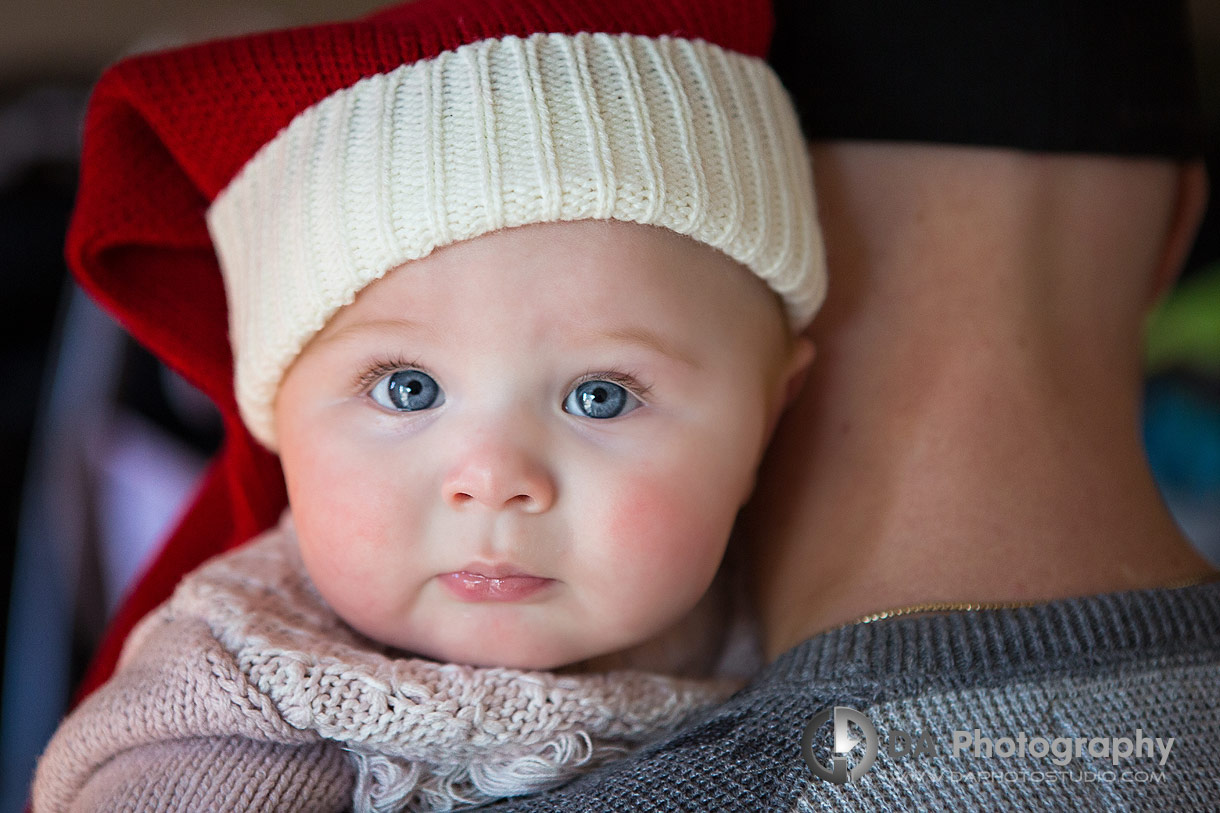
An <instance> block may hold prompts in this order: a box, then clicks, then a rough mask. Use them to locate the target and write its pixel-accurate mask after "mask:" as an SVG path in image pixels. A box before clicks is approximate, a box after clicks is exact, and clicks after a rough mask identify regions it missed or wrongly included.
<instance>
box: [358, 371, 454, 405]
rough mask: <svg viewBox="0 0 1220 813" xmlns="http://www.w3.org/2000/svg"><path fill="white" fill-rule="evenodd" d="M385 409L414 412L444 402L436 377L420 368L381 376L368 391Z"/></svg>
mask: <svg viewBox="0 0 1220 813" xmlns="http://www.w3.org/2000/svg"><path fill="white" fill-rule="evenodd" d="M369 395H371V396H372V398H373V400H374V401H376V402H377V403H379V404H381V405H382V406H383V407H386V408H387V409H393V410H396V411H399V412H416V411H418V410H421V409H431V408H432V407H435V406H440V405H441V404H443V403H444V402H445V395H444V393H442V392H441V388H440V385H438V384H437V383H436V379H434V378H433V377H432V376H430V375H428V374H427V373H425V372H423V371H422V370H399V371H398V372H394V373H390V374H389V375H387V376H385V377H384V378H382V379H381V380H380V381H378V382H377V384H376V385H375V386H374V387H373V390H372V392H370V393H369Z"/></svg>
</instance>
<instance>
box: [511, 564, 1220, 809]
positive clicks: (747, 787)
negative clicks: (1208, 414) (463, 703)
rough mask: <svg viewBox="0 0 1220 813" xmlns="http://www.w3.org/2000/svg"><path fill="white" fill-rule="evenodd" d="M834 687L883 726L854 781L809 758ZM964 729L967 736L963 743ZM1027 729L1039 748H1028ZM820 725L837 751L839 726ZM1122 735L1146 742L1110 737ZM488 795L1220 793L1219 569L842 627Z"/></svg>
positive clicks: (1011, 800) (975, 799)
mask: <svg viewBox="0 0 1220 813" xmlns="http://www.w3.org/2000/svg"><path fill="white" fill-rule="evenodd" d="M836 705H837V706H847V707H851V708H854V709H857V710H860V711H862V712H863V713H864V714H865V715H866V716H867V717H868V718H869V720H870V721H871V723H872V725H873V726H874V727H875V733H876V736H877V738H878V739H879V740H880V741H881V747H880V748H879V752H878V755H877V757H876V760H875V762H874V763H873V764H872V766H871V768H869V769H868V770H867V771H866V772H865V773H864V774H863V775H862V776H860V778H859V779H857V780H855V781H851V782H848V783H845V784H834V783H832V782H829V781H826V780H823V779H819V778H817V777H815V776H814V775H813V774H812V773H811V772H810V770H809V768H808V766H807V764H806V761H805V759H804V758H803V756H802V749H801V737H802V733H803V730H804V728H805V726H806V723H807V722H808V721H809V720H810V718H811V717H813V716H814V715H815V714H817V713H818V712H819V711H821V710H823V709H825V708H827V707H831V706H836ZM974 729H978V732H975V731H974ZM898 730H901V731H904V732H906V733H907V734H910V735H912V739H913V740H914V742H916V743H917V742H918V741H919V738H920V736H921V735H923V734H924V733H930V736H929V737H927V738H924V744H925V745H927V744H928V742H929V739H931V740H934V751H935V752H934V753H928V752H927V751H926V750H924V751H923V753H922V754H921V755H918V756H915V755H913V754H911V753H909V751H913V750H915V749H914V748H913V747H908V748H906V749H904V748H901V747H899V746H902V745H904V744H905V743H904V741H903V740H902V738H901V736H900V735H896V734H895V732H896V731H898ZM955 731H958V732H961V734H958V735H957V736H958V737H965V736H969V737H971V738H972V741H971V742H970V743H968V744H967V743H965V742H964V740H963V741H962V746H963V747H962V748H960V749H958V751H957V753H955V749H954V742H955V741H954V736H955V734H954V732H955ZM866 733H867V732H866ZM1021 735H1025V736H1024V744H1025V747H1024V756H1021V755H1020V751H1021V749H1020V747H1019V746H1018V743H1019V742H1020V741H1021V739H1022V737H1021ZM1171 737H1172V738H1173V742H1172V744H1171V745H1170V746H1169V751H1168V754H1167V755H1166V754H1165V753H1164V750H1163V747H1164V746H1165V745H1166V744H1167V740H1168V739H1169V738H1171ZM1004 738H1009V739H1010V740H1011V741H1012V747H1013V748H1014V749H1016V750H1015V751H1014V752H1013V754H1012V755H1011V756H1006V757H1004V756H997V755H996V754H997V752H999V753H1005V754H1007V753H1009V746H1008V743H1006V742H1005V743H1002V742H1001V740H1003V739H1004ZM1066 738H1071V743H1070V748H1071V758H1070V761H1068V762H1066V764H1064V765H1060V764H1057V761H1056V760H1058V762H1063V761H1064V760H1063V759H1061V758H1059V757H1057V756H1056V755H1055V751H1050V750H1049V749H1052V748H1053V749H1057V750H1058V752H1059V753H1063V752H1064V751H1065V750H1066V748H1065V747H1064V746H1065V743H1064V742H1062V741H1063V740H1065V739H1066ZM1157 738H1160V740H1161V742H1160V744H1159V745H1158V744H1157V743H1156V742H1155V740H1156V739H1157ZM1035 739H1037V740H1040V741H1042V742H1045V743H1046V745H1047V748H1048V753H1047V754H1046V756H1042V757H1037V756H1031V755H1030V750H1031V749H1033V750H1034V751H1036V752H1039V753H1040V752H1042V745H1041V742H1038V743H1035ZM1056 739H1058V740H1060V743H1059V744H1055V740H1056ZM814 740H815V746H816V747H815V757H816V758H818V759H819V760H821V761H822V762H823V764H828V757H829V755H828V754H827V753H826V751H827V748H825V747H822V746H823V745H824V746H829V745H830V742H831V739H830V728H829V727H826V728H825V729H824V730H822V731H820V732H818V734H817V735H815V737H814ZM1123 740H1126V741H1130V742H1131V744H1132V747H1133V748H1137V749H1138V753H1137V754H1134V755H1132V756H1116V754H1117V753H1119V752H1121V753H1123V754H1125V753H1126V751H1127V746H1126V745H1125V744H1124V743H1123V742H1122V741H1123ZM1078 741H1082V742H1081V752H1082V753H1081V756H1079V757H1077V756H1075V751H1076V745H1077V742H1078ZM1095 741H1096V742H1095ZM976 743H977V745H976ZM988 743H990V748H988ZM1103 743H1104V745H1103ZM890 747H893V748H894V749H895V751H896V753H899V754H902V753H903V752H904V751H907V752H908V753H906V755H900V756H892V755H891V754H890V752H889V748H890ZM1103 747H1104V748H1107V749H1108V750H1109V753H1110V755H1109V756H1100V755H1094V752H1095V753H1096V754H1101V753H1102V750H1103ZM976 749H977V750H976ZM862 750H863V749H862V748H861V749H858V751H857V752H856V753H857V755H858V754H859V752H860V751H862ZM988 754H990V756H989V755H988ZM490 809H494V810H497V811H530V812H531V813H543V811H555V812H556V813H558V811H565V812H566V811H607V810H627V811H638V812H639V813H647V812H648V811H703V810H714V811H742V813H747V812H748V813H765V812H766V811H817V810H827V811H829V810H867V811H873V810H911V811H923V810H972V811H973V810H981V811H1001V810H1023V811H1024V810H1156V811H1165V812H1167V811H1184V810H1198V811H1216V810H1220V585H1217V584H1209V585H1203V586H1198V587H1190V588H1182V589H1177V590H1152V591H1141V592H1131V593H1119V594H1112V595H1102V596H1093V597H1088V598H1082V599H1075V600H1070V601H1058V602H1053V603H1050V604H1045V605H1040V606H1035V607H1029V608H1024V609H1017V610H1001V611H988V612H964V613H950V614H944V615H935V616H923V617H908V618H895V619H891V620H888V621H881V622H875V623H872V624H858V625H855V626H849V627H845V628H843V629H839V630H836V631H833V632H830V633H827V634H825V635H820V636H818V637H815V638H812V639H810V640H808V641H806V642H804V643H803V644H801V645H799V646H797V647H795V648H794V649H792V650H791V651H789V652H788V653H786V654H785V655H783V656H781V657H780V658H779V659H778V660H777V661H776V662H775V663H773V664H771V665H770V666H769V667H768V668H766V669H765V670H764V671H763V672H762V673H761V674H759V676H758V677H757V679H755V680H754V681H753V682H752V683H751V684H750V685H749V686H748V687H747V688H745V689H744V690H742V691H741V692H739V693H738V694H736V695H735V696H734V697H732V698H731V699H730V700H729V701H728V702H726V703H725V704H723V705H722V706H720V707H718V708H716V709H715V710H713V711H711V712H709V713H707V714H705V715H703V716H702V718H701V719H699V720H698V721H696V722H694V723H691V724H689V725H687V726H685V727H684V728H683V729H682V730H681V731H679V732H678V733H676V734H674V735H673V736H670V737H667V738H665V739H664V740H662V741H660V742H658V743H655V744H653V745H651V746H649V747H647V748H645V749H643V750H641V751H639V752H637V753H636V754H633V755H632V756H631V757H629V758H628V759H626V760H624V761H621V762H617V763H615V764H613V765H608V766H606V767H605V768H603V769H601V770H599V771H597V772H595V773H592V774H589V775H586V776H584V777H581V778H580V779H577V780H576V781H574V782H572V783H570V784H569V785H567V786H565V787H563V788H561V789H559V790H554V791H551V792H549V793H546V794H543V795H540V796H536V797H532V798H529V799H523V800H518V801H513V802H507V803H502V804H500V805H496V806H493V807H492V808H490Z"/></svg>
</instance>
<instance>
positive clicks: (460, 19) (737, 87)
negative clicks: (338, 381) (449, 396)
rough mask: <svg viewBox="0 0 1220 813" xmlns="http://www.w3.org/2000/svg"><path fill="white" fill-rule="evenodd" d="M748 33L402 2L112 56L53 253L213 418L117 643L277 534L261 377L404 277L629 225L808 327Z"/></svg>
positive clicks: (808, 190) (797, 209) (615, 7)
mask: <svg viewBox="0 0 1220 813" xmlns="http://www.w3.org/2000/svg"><path fill="white" fill-rule="evenodd" d="M770 33H771V13H770V5H769V3H768V2H766V0H745V1H744V2H743V0H612V1H611V2H605V3H590V2H587V1H586V0H416V2H409V3H404V4H401V5H398V6H395V7H392V8H389V9H387V10H385V11H382V12H380V13H378V14H375V15H373V16H371V17H369V18H367V19H364V20H360V21H356V22H348V23H337V24H328V25H320V26H311V27H306V28H299V29H292V30H287V31H275V32H268V33H261V34H254V35H250V36H245V37H240V38H235V39H228V40H220V41H214V42H209V43H203V44H200V45H196V46H191V47H187V48H184V49H179V50H174V51H169V52H163V53H155V54H147V55H141V56H136V57H133V58H131V59H127V60H125V61H123V62H121V63H119V64H117V65H116V66H114V67H112V68H111V69H109V70H108V71H107V72H106V73H105V75H103V77H102V79H101V80H100V82H99V83H98V85H97V88H96V89H95V92H94V95H93V98H92V100H91V103H90V108H89V111H88V114H87V118H86V125H85V140H84V147H83V153H82V167H81V180H80V189H79V193H78V200H77V208H76V211H75V213H74V215H73V221H72V224H71V227H70V231H69V235H68V249H67V252H68V259H69V263H70V265H71V266H72V268H73V270H74V271H75V273H76V274H77V276H78V278H79V279H80V281H81V284H82V286H83V287H85V288H86V290H88V291H89V292H90V293H91V294H92V295H93V296H94V297H95V298H96V299H98V300H99V301H100V302H101V303H102V304H103V305H104V306H106V307H108V308H109V309H110V310H111V311H112V312H114V313H115V314H116V316H117V317H118V318H119V319H120V321H122V322H123V323H124V324H125V325H126V326H127V327H128V329H129V330H130V331H131V332H132V334H133V335H134V336H135V337H136V338H137V339H138V340H140V341H141V342H143V343H144V344H146V345H148V346H149V347H150V348H151V349H152V350H153V351H154V352H155V353H156V354H157V355H159V356H160V357H162V358H163V359H164V360H165V361H166V362H167V363H168V364H169V365H170V366H171V367H173V368H175V369H176V370H178V371H179V372H181V373H182V374H183V375H184V376H185V377H186V378H187V379H188V380H190V381H191V382H192V383H194V384H196V385H197V386H199V387H200V388H201V389H202V390H204V391H205V392H206V393H207V394H208V395H209V396H210V397H211V398H212V399H213V400H215V401H216V403H217V404H218V405H219V407H220V409H221V412H222V414H223V416H224V419H225V426H226V445H225V448H224V449H223V451H222V457H221V459H220V461H219V462H218V463H217V464H216V465H215V467H214V468H213V470H212V472H211V475H210V476H209V477H208V479H207V480H206V481H205V484H204V487H203V489H202V492H201V494H200V496H199V498H198V499H197V501H196V503H195V505H194V506H193V507H192V510H191V512H190V514H188V516H187V517H186V518H185V519H184V520H183V523H182V525H181V526H180V527H179V529H178V530H177V532H176V533H175V535H174V537H173V538H172V539H171V540H170V542H169V543H168V545H167V547H166V549H165V551H163V553H162V555H161V556H160V557H159V558H158V560H157V561H156V562H155V563H154V565H153V568H152V569H151V570H150V572H149V573H148V574H147V575H146V577H145V579H144V581H143V582H142V583H141V585H140V586H138V588H137V593H136V594H135V596H134V597H133V599H132V601H130V602H128V603H127V604H126V605H125V606H124V608H123V610H122V614H121V616H120V618H119V620H118V622H117V626H118V630H117V637H118V638H119V639H120V640H121V636H122V634H124V633H125V631H126V629H127V628H129V627H130V625H131V624H132V623H134V621H135V620H137V619H138V618H139V616H140V615H142V614H143V613H144V612H147V611H148V610H149V609H151V608H152V606H155V604H156V603H157V602H159V601H160V600H162V599H164V598H165V597H166V596H167V595H168V592H169V589H170V587H172V583H173V581H174V580H176V578H177V577H178V576H180V575H182V574H183V573H184V572H186V571H187V570H189V569H190V568H191V567H193V566H194V565H196V564H198V563H199V562H200V561H202V560H203V559H205V558H207V556H208V555H211V554H212V553H216V552H219V551H220V550H224V549H227V548H229V547H233V546H235V545H237V544H240V543H241V542H244V541H245V540H246V539H248V538H250V537H251V536H253V535H254V534H255V533H257V532H259V531H261V530H263V529H265V528H266V527H268V526H269V525H270V524H271V523H272V522H273V521H274V519H275V517H276V516H277V515H278V511H279V509H280V508H282V506H283V504H284V491H283V483H282V477H281V476H280V475H279V471H278V465H277V463H276V461H275V459H274V458H273V457H272V456H270V455H267V454H266V453H265V451H264V450H263V449H260V448H259V447H258V445H257V444H255V443H254V442H253V440H252V439H251V437H253V438H257V439H258V441H259V442H260V443H261V444H262V445H263V446H265V447H267V448H274V445H275V434H274V427H273V424H272V420H271V405H272V402H273V400H274V397H275V393H276V390H277V388H278V386H279V382H280V379H281V377H282V375H283V373H284V371H285V370H286V369H287V367H288V365H289V364H290V363H291V362H292V360H293V359H294V358H295V356H296V355H297V354H298V353H299V352H300V351H301V349H302V348H303V347H304V346H305V344H306V343H307V342H308V340H309V338H310V337H311V336H313V335H314V334H315V333H316V332H317V331H319V330H320V329H321V328H322V327H323V326H324V325H325V323H326V321H327V320H328V319H329V318H330V317H331V316H332V315H333V314H334V313H335V312H336V311H337V310H338V309H339V308H341V307H342V306H343V305H345V304H347V303H349V302H351V301H352V300H353V299H354V297H355V295H356V293H357V292H358V291H359V290H361V289H362V288H363V287H365V286H366V285H368V284H369V283H371V282H372V281H374V280H376V279H378V278H379V277H380V276H382V275H384V274H385V273H386V272H387V271H390V270H392V269H393V268H395V267H397V266H399V265H401V264H403V263H404V262H408V261H410V260H412V259H417V258H420V257H424V256H426V255H427V254H428V253H429V252H431V251H433V250H435V249H436V248H438V247H441V246H444V245H446V244H449V243H453V242H456V241H460V240H465V239H470V238H473V237H475V236H478V235H480V234H485V233H488V232H492V231H495V230H498V229H501V228H509V227H515V226H521V225H526V224H529V223H539V222H551V221H561V220H581V219H616V220H622V221H630V222H637V223H644V224H652V225H656V226H662V227H665V228H668V229H671V230H673V231H675V232H678V233H681V234H685V235H689V236H690V237H692V238H694V239H695V240H698V241H700V242H702V243H705V244H707V245H710V246H712V247H715V248H717V249H719V250H721V251H722V252H724V253H725V254H726V255H728V256H729V257H731V258H733V259H735V260H737V261H738V262H740V263H742V264H743V265H745V266H746V267H747V268H749V269H750V270H751V271H753V272H754V273H755V274H757V275H758V276H759V277H760V278H761V279H763V280H764V281H766V282H767V284H768V285H770V287H771V288H772V289H773V290H774V291H775V292H776V293H777V294H778V295H779V297H780V299H781V300H782V302H783V303H784V306H785V308H786V311H787V315H788V319H789V323H790V325H791V326H792V328H793V329H794V330H796V329H800V328H802V327H803V326H804V325H805V324H807V322H808V321H809V319H810V318H811V317H812V315H813V313H814V311H815V310H816V309H817V307H818V305H819V304H820V302H821V299H822V296H823V293H824V288H825V271H824V263H823V259H822V246H821V237H820V234H819V232H818V231H817V225H816V219H815V209H814V204H813V197H812V186H811V182H810V175H809V167H808V163H807V158H806V152H805V149H804V143H803V140H802V138H801V136H800V132H799V127H798V125H797V121H796V116H795V113H794V112H793V110H792V107H791V104H790V102H789V100H788V97H787V95H786V93H785V92H784V90H783V88H782V87H781V86H780V84H779V81H778V79H777V78H776V77H775V75H774V74H773V73H772V72H771V70H770V69H769V68H768V67H767V66H766V65H765V63H763V62H762V60H761V57H763V56H764V55H765V53H766V50H767V46H768V42H769V38H770ZM222 279H223V281H222ZM226 295H227V298H226ZM230 341H231V345H230ZM234 381H235V382H236V384H235V386H234ZM243 419H244V425H243ZM217 538H218V539H219V541H213V540H214V539H217ZM117 645H118V641H117V640H116V639H115V637H112V638H111V639H110V640H109V641H108V644H107V647H108V651H106V652H104V653H103V654H102V663H101V665H100V667H99V669H98V670H97V671H95V673H94V678H95V679H96V678H98V677H104V676H105V673H107V672H108V671H109V669H110V666H109V663H108V662H110V661H112V660H113V657H114V655H115V654H117Z"/></svg>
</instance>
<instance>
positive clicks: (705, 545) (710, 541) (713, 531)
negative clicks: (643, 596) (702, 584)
mask: <svg viewBox="0 0 1220 813" xmlns="http://www.w3.org/2000/svg"><path fill="white" fill-rule="evenodd" d="M676 485H679V484H677V483H675V482H674V481H673V479H672V478H660V477H658V478H640V479H637V480H634V481H632V482H631V483H629V484H626V485H624V486H623V487H621V488H620V489H619V491H618V493H617V495H616V500H615V504H614V505H613V506H612V512H611V517H610V521H609V523H608V524H609V527H610V538H611V539H613V540H615V543H616V544H615V549H616V550H617V551H618V552H619V554H620V556H621V557H622V559H623V562H622V564H623V565H624V566H626V567H629V568H630V569H633V570H636V571H637V572H639V573H640V576H641V577H642V578H645V579H649V580H650V581H651V580H652V579H650V578H649V577H650V576H651V577H653V578H655V579H656V580H658V581H670V584H671V586H673V582H672V580H673V578H674V574H673V571H674V569H675V568H680V569H682V571H683V572H684V580H691V579H697V578H698V577H699V576H706V577H707V578H709V579H710V577H711V574H712V573H714V572H715V569H716V567H717V566H718V564H719V559H720V554H721V551H722V548H723V545H724V542H725V540H726V539H727V537H728V531H729V528H730V523H731V519H730V520H729V522H725V520H724V519H723V516H722V514H723V510H716V509H715V508H712V509H711V510H709V508H710V506H708V505H706V504H705V501H704V500H700V499H697V498H696V497H695V495H692V494H691V493H689V492H688V491H686V490H684V489H682V488H680V487H675V486H676Z"/></svg>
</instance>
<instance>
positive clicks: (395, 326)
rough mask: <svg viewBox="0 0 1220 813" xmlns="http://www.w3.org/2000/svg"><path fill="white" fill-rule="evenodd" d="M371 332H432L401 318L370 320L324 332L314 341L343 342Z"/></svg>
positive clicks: (419, 324)
mask: <svg viewBox="0 0 1220 813" xmlns="http://www.w3.org/2000/svg"><path fill="white" fill-rule="evenodd" d="M369 331H376V332H387V331H394V332H403V331H406V332H410V333H418V332H420V331H423V332H431V330H430V329H429V328H428V326H427V325H425V324H423V323H421V322H415V321H412V320H410V319H404V318H401V317H399V318H387V319H370V320H368V321H365V322H353V323H352V324H349V325H344V326H343V327H341V328H337V329H336V330H334V331H332V332H327V331H326V330H323V332H322V333H320V334H318V336H317V338H316V339H315V340H314V342H315V344H329V343H330V342H334V341H342V340H345V339H349V338H351V337H352V336H354V335H356V334H359V333H365V332H369Z"/></svg>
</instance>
